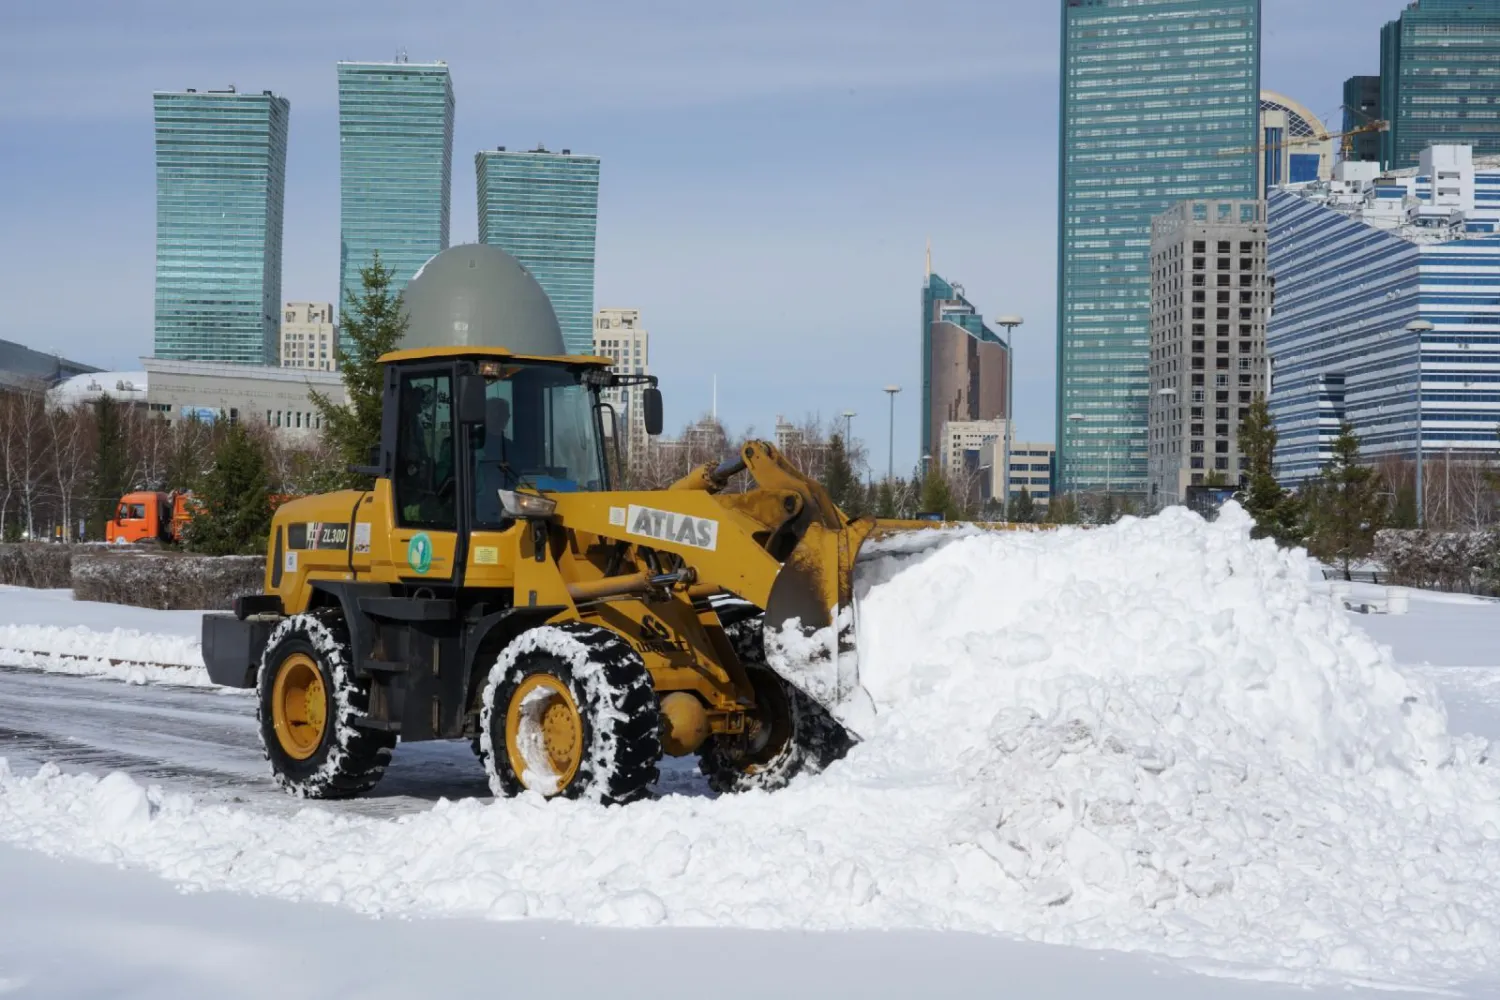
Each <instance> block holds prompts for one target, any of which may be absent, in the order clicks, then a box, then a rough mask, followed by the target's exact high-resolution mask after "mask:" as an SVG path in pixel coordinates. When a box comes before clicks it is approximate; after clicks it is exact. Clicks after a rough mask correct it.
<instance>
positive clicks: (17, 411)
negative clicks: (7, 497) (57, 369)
mask: <svg viewBox="0 0 1500 1000" xmlns="http://www.w3.org/2000/svg"><path fill="white" fill-rule="evenodd" d="M7 416H8V419H7V421H6V422H7V424H8V427H9V434H10V436H11V437H12V441H13V445H14V448H15V464H14V466H13V467H12V468H13V475H14V476H15V483H16V491H17V493H18V495H19V499H20V502H21V510H20V517H21V524H22V527H23V530H24V532H25V534H26V537H27V538H35V537H36V524H37V520H38V518H39V516H40V515H41V513H42V506H43V503H44V501H45V497H46V488H47V472H48V465H49V462H48V458H47V456H48V453H49V451H50V449H51V445H52V442H51V441H50V440H49V437H50V435H49V433H48V431H49V430H50V428H49V427H48V425H47V410H46V394H45V392H44V391H43V388H42V386H41V385H27V386H24V387H22V388H21V389H19V390H17V391H16V392H15V393H14V394H13V405H12V407H11V408H10V412H9V413H8V415H7Z"/></svg>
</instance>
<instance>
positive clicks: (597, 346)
mask: <svg viewBox="0 0 1500 1000" xmlns="http://www.w3.org/2000/svg"><path fill="white" fill-rule="evenodd" d="M593 353H594V354H597V355H599V356H600V357H604V358H609V359H610V360H611V361H613V362H614V369H615V371H617V372H620V373H621V374H626V375H650V374H651V334H650V333H648V332H647V331H646V328H645V327H643V326H641V311H640V310H639V309H600V310H599V311H598V312H597V313H596V314H595V315H594V347H593ZM643 389H644V386H638V385H629V386H620V387H619V388H615V389H605V390H603V391H602V392H601V393H600V397H601V398H602V399H603V400H604V402H606V403H608V404H609V405H610V406H612V407H614V411H615V415H616V417H617V419H618V420H619V421H620V425H621V427H620V429H621V432H622V437H623V438H624V443H625V447H624V448H623V449H622V450H623V451H624V452H625V460H626V462H627V463H628V464H629V465H631V466H636V465H638V464H639V463H640V462H641V461H643V460H644V459H645V456H646V448H647V446H648V443H649V441H650V438H649V437H647V435H646V396H645V393H644V392H643V391H642V390H643Z"/></svg>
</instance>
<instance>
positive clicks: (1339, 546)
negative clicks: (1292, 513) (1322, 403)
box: [1308, 423, 1385, 579]
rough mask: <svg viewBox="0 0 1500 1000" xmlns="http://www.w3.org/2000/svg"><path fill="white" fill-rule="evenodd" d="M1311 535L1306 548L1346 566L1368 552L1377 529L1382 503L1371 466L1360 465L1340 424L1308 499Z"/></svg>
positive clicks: (1349, 429) (1350, 430)
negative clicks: (1329, 453)
mask: <svg viewBox="0 0 1500 1000" xmlns="http://www.w3.org/2000/svg"><path fill="white" fill-rule="evenodd" d="M1308 513H1309V521H1310V527H1311V537H1310V538H1309V540H1308V541H1309V545H1308V548H1309V549H1311V550H1312V553H1313V555H1315V556H1317V557H1318V558H1319V559H1322V560H1324V561H1325V562H1332V563H1336V564H1337V565H1338V567H1339V568H1340V569H1341V570H1342V571H1343V573H1344V578H1345V579H1348V577H1349V567H1350V565H1351V564H1352V563H1354V562H1355V561H1357V560H1359V559H1362V558H1364V557H1365V556H1367V555H1369V554H1370V550H1371V549H1372V548H1373V547H1374V544H1375V532H1377V531H1379V530H1380V527H1381V522H1382V520H1383V515H1384V513H1385V510H1384V503H1383V501H1382V499H1381V497H1380V480H1379V477H1378V476H1377V475H1376V473H1375V470H1374V469H1372V468H1370V467H1369V466H1365V465H1360V464H1359V438H1357V437H1355V436H1354V426H1353V425H1352V424H1349V423H1345V424H1344V425H1343V426H1341V427H1340V428H1339V436H1338V437H1337V438H1336V439H1335V440H1334V442H1333V458H1332V459H1330V460H1329V462H1328V464H1327V465H1325V466H1324V467H1323V474H1322V477H1321V479H1320V480H1319V482H1318V483H1317V485H1316V486H1315V487H1314V488H1313V490H1312V496H1310V497H1309V498H1308Z"/></svg>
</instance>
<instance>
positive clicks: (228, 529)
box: [187, 424, 271, 556]
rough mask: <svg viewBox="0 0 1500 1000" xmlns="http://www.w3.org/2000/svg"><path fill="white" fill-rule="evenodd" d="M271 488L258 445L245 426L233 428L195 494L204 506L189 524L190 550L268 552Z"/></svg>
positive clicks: (229, 430)
mask: <svg viewBox="0 0 1500 1000" xmlns="http://www.w3.org/2000/svg"><path fill="white" fill-rule="evenodd" d="M270 488H271V471H270V467H269V464H268V463H267V461H266V456H265V453H264V452H263V451H262V449H261V447H260V445H259V444H258V443H257V442H256V441H255V440H254V439H253V438H251V437H250V435H249V433H248V432H247V431H246V430H245V428H244V426H243V425H242V424H232V425H230V427H229V429H228V431H227V433H225V435H224V437H223V439H222V440H221V441H220V442H219V446H218V448H217V449H215V451H214V464H213V467H212V468H210V469H209V470H208V471H207V472H206V473H204V475H203V480H202V482H201V483H200V484H199V488H198V489H197V491H196V493H195V496H196V498H197V501H198V503H199V504H200V505H201V507H200V510H199V513H198V514H197V515H196V516H195V517H194V518H193V520H192V521H191V522H190V523H189V525H188V530H187V546H188V548H189V549H191V550H192V551H194V552H201V553H204V554H205V555H212V556H226V555H237V554H244V555H254V554H257V553H261V552H264V551H265V550H266V538H267V536H268V535H269V534H270V530H271V505H270V501H269V495H270Z"/></svg>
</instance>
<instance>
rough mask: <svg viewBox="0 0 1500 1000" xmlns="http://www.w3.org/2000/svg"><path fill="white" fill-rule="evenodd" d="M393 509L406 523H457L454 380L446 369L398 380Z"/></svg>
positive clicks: (444, 526)
mask: <svg viewBox="0 0 1500 1000" xmlns="http://www.w3.org/2000/svg"><path fill="white" fill-rule="evenodd" d="M394 489H395V494H396V511H397V514H398V519H399V522H400V523H401V524H402V525H403V526H405V527H412V528H431V529H435V530H439V531H454V530H456V529H457V528H458V508H457V504H456V502H455V501H456V499H457V493H456V491H455V489H454V465H453V379H452V377H451V376H450V375H448V374H432V375H419V374H416V375H406V376H403V377H402V379H401V393H400V425H399V427H398V429H397V433H396V475H395V482H394Z"/></svg>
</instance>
